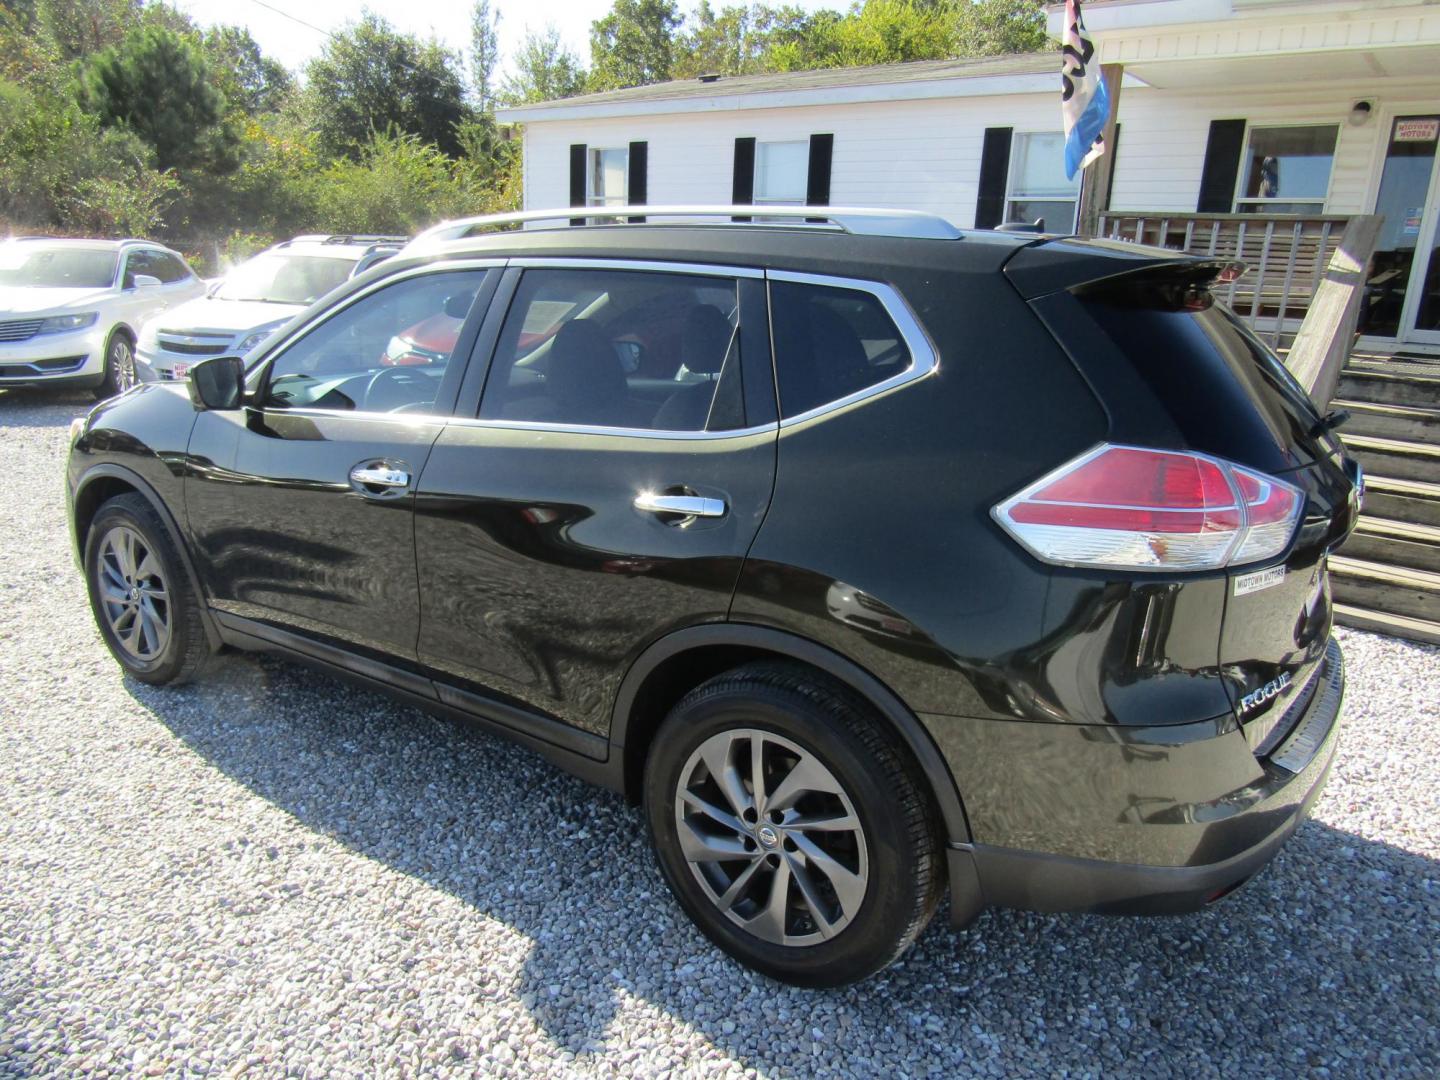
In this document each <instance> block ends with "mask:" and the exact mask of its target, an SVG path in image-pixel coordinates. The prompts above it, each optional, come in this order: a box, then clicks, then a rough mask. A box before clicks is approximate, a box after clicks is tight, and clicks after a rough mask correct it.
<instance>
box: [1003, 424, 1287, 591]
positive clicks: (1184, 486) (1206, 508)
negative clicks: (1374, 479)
mask: <svg viewBox="0 0 1440 1080" xmlns="http://www.w3.org/2000/svg"><path fill="white" fill-rule="evenodd" d="M1302 501H1303V500H1302V497H1301V494H1300V492H1299V491H1297V490H1296V489H1295V488H1293V487H1291V486H1290V485H1289V484H1286V483H1283V482H1281V481H1279V480H1276V479H1274V478H1273V477H1269V476H1264V475H1262V474H1260V473H1256V472H1252V471H1251V470H1249V469H1244V468H1241V467H1240V466H1239V465H1233V464H1231V463H1229V462H1227V461H1220V460H1218V459H1216V458H1209V457H1203V456H1201V455H1199V454H1187V453H1183V452H1179V451H1174V450H1148V449H1145V448H1143V447H1135V446H1108V445H1107V446H1100V447H1097V448H1096V449H1094V450H1091V451H1089V452H1088V453H1086V454H1083V455H1081V456H1080V457H1078V458H1076V459H1075V460H1074V461H1071V462H1069V463H1068V464H1066V465H1063V466H1061V467H1060V468H1059V469H1056V470H1055V471H1054V472H1052V473H1051V474H1050V475H1048V476H1045V477H1042V478H1041V479H1040V480H1037V481H1036V482H1035V483H1033V484H1031V485H1030V486H1029V487H1028V488H1026V489H1025V490H1024V491H1022V492H1020V493H1019V494H1018V495H1016V496H1014V497H1013V498H1011V499H1007V500H1006V501H1005V502H1003V503H1001V504H1000V505H999V506H997V507H996V508H995V518H996V520H998V521H999V522H1000V524H1001V525H1002V526H1003V527H1004V528H1005V530H1006V531H1007V532H1008V533H1010V535H1011V536H1013V537H1014V538H1015V539H1016V540H1018V541H1019V542H1020V543H1021V544H1022V545H1023V546H1024V547H1025V548H1026V549H1027V550H1028V551H1030V553H1031V554H1033V555H1035V556H1036V557H1037V558H1039V559H1043V560H1044V561H1046V562H1051V563H1058V564H1060V565H1063V566H1103V567H1113V568H1116V569H1122V570H1213V569H1218V568H1219V567H1222V566H1232V565H1238V564H1241V563H1251V562H1258V561H1260V560H1261V559H1267V558H1271V557H1273V556H1275V555H1279V554H1280V553H1281V552H1283V551H1284V550H1285V549H1286V548H1287V547H1288V546H1289V544H1290V539H1291V537H1292V536H1293V535H1294V533H1295V525H1296V522H1297V520H1298V519H1299V516H1300V510H1301V506H1302Z"/></svg>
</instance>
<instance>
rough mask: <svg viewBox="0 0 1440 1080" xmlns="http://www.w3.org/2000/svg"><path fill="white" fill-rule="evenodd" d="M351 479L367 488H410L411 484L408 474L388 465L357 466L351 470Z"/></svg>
mask: <svg viewBox="0 0 1440 1080" xmlns="http://www.w3.org/2000/svg"><path fill="white" fill-rule="evenodd" d="M350 479H351V480H354V481H355V483H357V484H363V485H365V486H367V487H392V488H393V487H408V486H409V484H410V474H409V473H408V472H406V471H405V470H404V469H394V468H390V467H389V466H386V465H356V466H355V467H354V468H353V469H351V470H350Z"/></svg>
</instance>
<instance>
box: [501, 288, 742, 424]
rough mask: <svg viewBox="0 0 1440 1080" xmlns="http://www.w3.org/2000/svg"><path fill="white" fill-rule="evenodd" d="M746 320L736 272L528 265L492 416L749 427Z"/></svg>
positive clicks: (509, 321)
mask: <svg viewBox="0 0 1440 1080" xmlns="http://www.w3.org/2000/svg"><path fill="white" fill-rule="evenodd" d="M738 326H739V316H738V303H737V290H736V283H735V281H734V279H732V278H724V277H711V276H708V275H695V274H669V273H656V272H651V271H639V270H585V269H573V270H572V269H553V270H552V269H535V270H528V271H526V273H525V276H524V277H523V278H522V279H521V281H520V287H519V289H518V290H517V291H516V294H515V299H514V301H513V302H512V304H511V306H510V312H509V314H508V316H507V317H506V320H505V325H504V327H503V328H502V330H501V332H500V342H499V344H498V346H497V347H496V351H495V359H494V362H493V363H492V364H491V366H490V375H489V378H488V379H487V381H486V385H485V393H484V396H483V398H482V399H481V402H480V417H481V419H486V420H518V421H528V422H535V423H548V424H572V425H582V426H586V427H607V428H630V429H642V430H649V431H725V430H731V429H733V428H737V427H741V426H743V416H742V415H741V414H742V412H743V409H742V405H741V400H742V395H741V387H740V371H739V363H740V356H739V340H738V338H739V335H738Z"/></svg>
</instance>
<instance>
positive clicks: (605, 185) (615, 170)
mask: <svg viewBox="0 0 1440 1080" xmlns="http://www.w3.org/2000/svg"><path fill="white" fill-rule="evenodd" d="M629 172H630V151H629V150H628V149H625V148H623V147H622V148H619V149H615V150H603V149H600V148H598V147H591V148H590V169H589V174H588V178H587V180H586V183H587V190H586V192H585V203H586V205H587V206H624V205H625V203H626V201H627V200H628V198H629Z"/></svg>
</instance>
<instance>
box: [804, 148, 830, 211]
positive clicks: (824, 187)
mask: <svg viewBox="0 0 1440 1080" xmlns="http://www.w3.org/2000/svg"><path fill="white" fill-rule="evenodd" d="M834 153H835V136H834V135H811V136H810V172H809V175H808V176H807V177H806V181H805V205H806V206H829V205H830V159H831V158H832V157H833V156H834Z"/></svg>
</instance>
